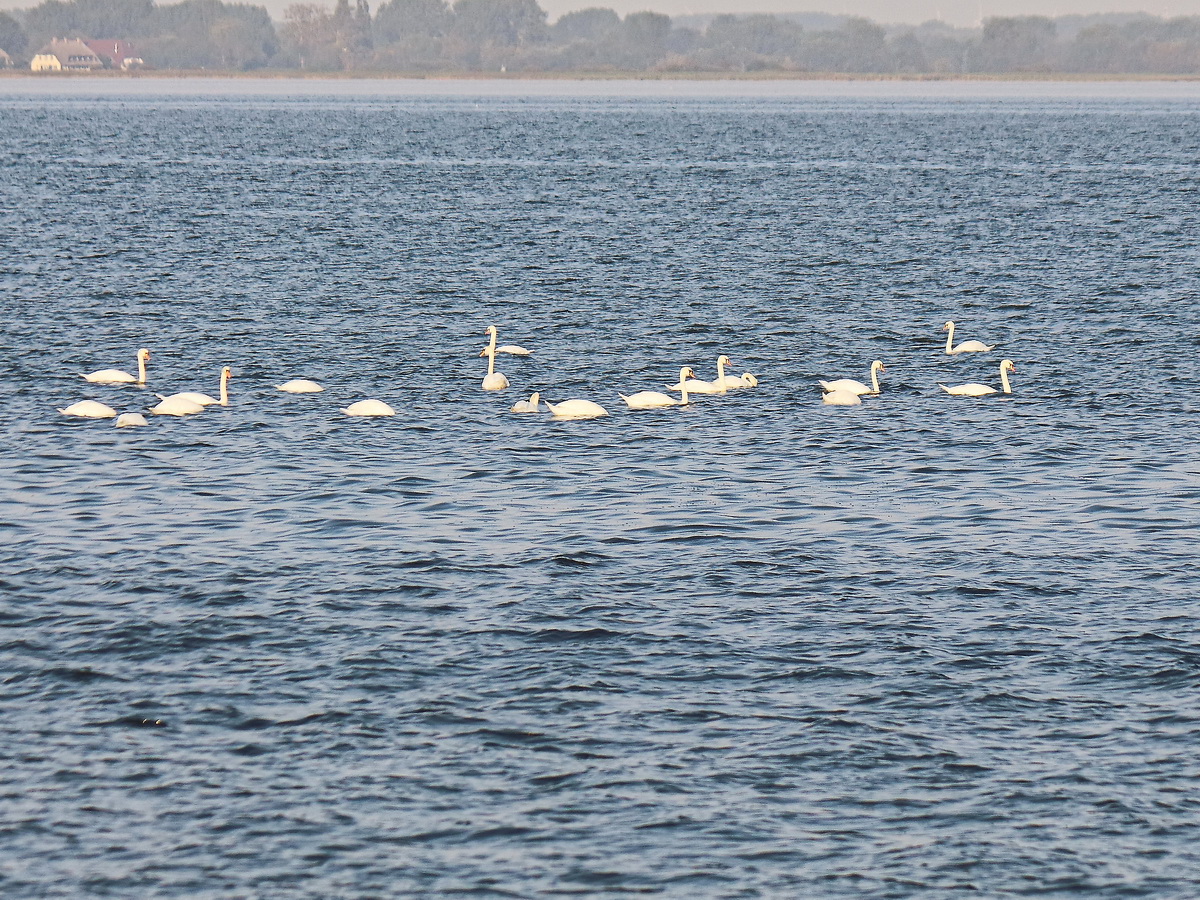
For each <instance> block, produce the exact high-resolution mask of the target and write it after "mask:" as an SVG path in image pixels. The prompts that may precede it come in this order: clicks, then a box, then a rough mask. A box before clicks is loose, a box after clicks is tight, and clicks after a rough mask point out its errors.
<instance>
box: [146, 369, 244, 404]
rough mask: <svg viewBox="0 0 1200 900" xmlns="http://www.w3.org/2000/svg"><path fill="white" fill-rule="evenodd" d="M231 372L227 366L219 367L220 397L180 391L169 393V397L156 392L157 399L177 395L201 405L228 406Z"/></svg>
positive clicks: (170, 397)
mask: <svg viewBox="0 0 1200 900" xmlns="http://www.w3.org/2000/svg"><path fill="white" fill-rule="evenodd" d="M232 374H233V370H232V369H230V368H229V366H225V367H223V368H222V369H221V399H220V400H218V399H217V398H216V397H210V396H209V395H208V394H198V393H196V392H195V391H181V392H179V393H178V394H171V395H170V396H169V397H164V396H163V395H162V394H156V395H155V396H157V397H158V399H159V400H170V399H172V398H174V397H179V398H180V399H182V400H191V401H192V402H193V403H199V404H200V405H201V406H228V405H229V376H231V375H232Z"/></svg>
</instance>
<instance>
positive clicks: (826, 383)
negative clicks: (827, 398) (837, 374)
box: [817, 379, 833, 393]
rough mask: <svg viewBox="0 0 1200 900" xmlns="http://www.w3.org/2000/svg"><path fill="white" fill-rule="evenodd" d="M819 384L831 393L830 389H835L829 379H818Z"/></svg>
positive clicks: (826, 391)
mask: <svg viewBox="0 0 1200 900" xmlns="http://www.w3.org/2000/svg"><path fill="white" fill-rule="evenodd" d="M817 384H819V385H821V390H823V391H824V392H825V393H829V392H830V391H832V390H833V385H832V384H830V383H829V382H828V381H821V380H820V379H818V380H817Z"/></svg>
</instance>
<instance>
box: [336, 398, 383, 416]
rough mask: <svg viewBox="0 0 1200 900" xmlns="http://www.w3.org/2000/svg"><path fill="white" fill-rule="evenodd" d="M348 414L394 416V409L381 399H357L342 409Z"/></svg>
mask: <svg viewBox="0 0 1200 900" xmlns="http://www.w3.org/2000/svg"><path fill="white" fill-rule="evenodd" d="M342 412H344V413H345V414H346V415H348V416H394V415H395V414H396V411H395V410H394V409H392V408H391V407H390V406H388V405H387V404H386V403H384V402H383V401H382V400H359V401H358V402H357V403H351V404H350V405H349V406H347V407H346V408H345V409H343V410H342Z"/></svg>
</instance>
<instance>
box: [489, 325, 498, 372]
mask: <svg viewBox="0 0 1200 900" xmlns="http://www.w3.org/2000/svg"><path fill="white" fill-rule="evenodd" d="M488 334H490V335H491V336H492V339H491V341H490V342H489V343H488V350H489V351H491V354H492V356H493V357H494V356H495V355H496V329H495V328H489V329H488ZM490 371H491V370H490V369H489V372H490Z"/></svg>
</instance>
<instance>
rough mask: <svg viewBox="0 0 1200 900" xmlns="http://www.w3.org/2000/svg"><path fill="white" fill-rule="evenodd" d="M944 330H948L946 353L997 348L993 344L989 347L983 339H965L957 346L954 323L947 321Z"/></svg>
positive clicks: (949, 354) (972, 351)
mask: <svg viewBox="0 0 1200 900" xmlns="http://www.w3.org/2000/svg"><path fill="white" fill-rule="evenodd" d="M942 331H948V332H950V333H949V334H947V335H946V355H947V356H953V355H954V354H956V353H987V352H988V351H989V350H993V349H995V345H994V344H993V345H992V346H991V347H989V346H988V345H987V344H985V343H984V342H983V341H963V342H962V343H961V344H959V345H958V346H957V347H955V346H954V323H953V322H947V323H946V324H945V325H943V326H942Z"/></svg>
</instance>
